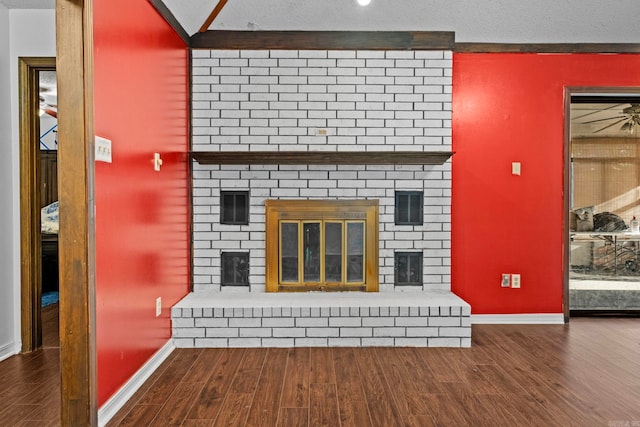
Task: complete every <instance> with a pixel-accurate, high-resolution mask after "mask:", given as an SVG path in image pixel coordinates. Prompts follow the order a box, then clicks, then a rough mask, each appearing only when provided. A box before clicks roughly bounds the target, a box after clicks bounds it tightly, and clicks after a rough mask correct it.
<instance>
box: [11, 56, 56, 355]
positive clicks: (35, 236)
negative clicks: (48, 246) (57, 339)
mask: <svg viewBox="0 0 640 427" xmlns="http://www.w3.org/2000/svg"><path fill="white" fill-rule="evenodd" d="M55 69H56V59H55V58H41V57H38V58H19V59H18V87H19V123H20V137H19V138H20V139H19V141H20V142H19V144H20V303H21V307H22V308H21V310H20V330H21V337H22V352H29V351H33V350H36V349H37V348H39V347H40V346H42V308H41V302H40V300H41V298H42V286H41V285H40V283H41V280H42V257H41V256H40V254H41V241H40V168H39V164H40V150H39V144H38V141H39V138H40V124H39V121H38V109H39V104H40V103H39V95H38V92H39V81H38V73H39V72H40V71H50V70H55Z"/></svg>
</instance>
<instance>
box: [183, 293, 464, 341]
mask: <svg viewBox="0 0 640 427" xmlns="http://www.w3.org/2000/svg"><path fill="white" fill-rule="evenodd" d="M171 314H172V320H173V340H174V343H175V345H176V346H177V347H327V346H329V347H335V346H349V347H365V346H409V347H470V346H471V321H470V315H471V309H470V306H469V304H467V303H466V302H464V301H463V300H462V299H460V298H459V297H457V296H456V295H454V294H453V293H451V292H446V291H432V292H395V293H360V292H341V293H316V292H310V293H295V294H294V293H286V294H285V293H220V292H197V293H191V294H189V295H188V296H187V297H185V298H184V299H183V300H182V301H180V302H179V303H178V304H176V305H175V306H174V307H173V309H172V313H171Z"/></svg>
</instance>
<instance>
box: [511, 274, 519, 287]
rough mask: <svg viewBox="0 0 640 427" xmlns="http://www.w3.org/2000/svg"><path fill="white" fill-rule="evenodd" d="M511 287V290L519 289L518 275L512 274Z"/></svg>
mask: <svg viewBox="0 0 640 427" xmlns="http://www.w3.org/2000/svg"><path fill="white" fill-rule="evenodd" d="M511 287H512V288H519V287H520V275H519V274H512V275H511Z"/></svg>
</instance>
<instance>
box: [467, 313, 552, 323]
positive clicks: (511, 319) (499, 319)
mask: <svg viewBox="0 0 640 427" xmlns="http://www.w3.org/2000/svg"><path fill="white" fill-rule="evenodd" d="M563 323H564V315H563V314H562V313H559V314H554V313H550V314H549V313H539V314H472V315H471V324H475V325H480V324H495V325H509V324H513V325H560V324H563Z"/></svg>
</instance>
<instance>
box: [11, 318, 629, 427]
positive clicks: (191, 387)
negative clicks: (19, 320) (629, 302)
mask: <svg viewBox="0 0 640 427" xmlns="http://www.w3.org/2000/svg"><path fill="white" fill-rule="evenodd" d="M54 350H55V349H49V348H47V349H44V350H39V351H37V352H34V353H32V354H29V355H20V356H16V357H13V358H10V359H7V360H5V361H3V362H0V381H1V383H2V384H3V387H2V388H1V389H0V390H1V391H0V425H2V426H4V425H7V426H31V425H33V426H36V425H37V426H41V425H46V426H49V425H57V422H56V421H55V420H56V419H57V414H58V411H59V409H58V408H59V398H57V397H56V396H58V395H59V393H58V392H57V388H56V387H59V380H58V379H57V375H58V372H57V370H58V357H57V351H54ZM639 402H640V319H638V318H573V319H572V320H571V323H570V324H569V325H518V326H516V325H475V326H473V346H472V348H469V349H448V348H431V349H418V348H297V349H177V350H175V351H174V352H173V353H172V354H171V355H170V356H169V358H168V359H167V360H166V361H165V363H163V364H162V366H161V367H160V368H159V369H158V370H157V371H156V372H155V373H154V374H153V375H152V377H151V378H150V379H149V380H148V381H147V382H146V383H145V384H144V385H143V386H142V387H141V389H140V390H138V392H137V393H136V394H135V395H134V396H133V398H132V399H131V400H130V401H129V402H128V403H127V404H126V405H125V406H124V407H123V408H122V409H121V411H120V412H119V413H118V414H116V416H115V417H114V418H113V419H112V420H111V422H110V423H109V424H108V426H147V425H152V426H220V425H225V426H229V425H233V426H286V427H290V426H319V425H325V426H385V427H386V426H396V425H401V426H420V427H424V426H545V427H546V426H608V427H611V426H630V427H633V426H640V404H639Z"/></svg>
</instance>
